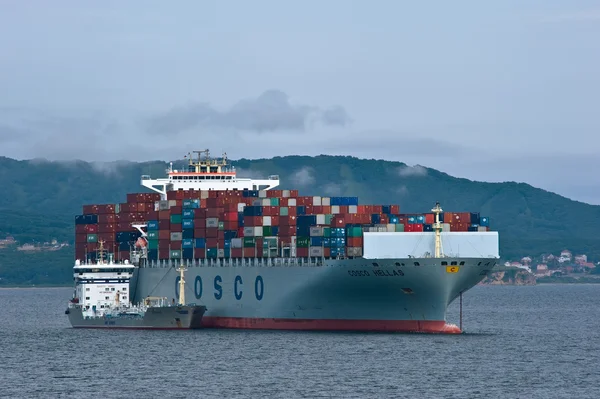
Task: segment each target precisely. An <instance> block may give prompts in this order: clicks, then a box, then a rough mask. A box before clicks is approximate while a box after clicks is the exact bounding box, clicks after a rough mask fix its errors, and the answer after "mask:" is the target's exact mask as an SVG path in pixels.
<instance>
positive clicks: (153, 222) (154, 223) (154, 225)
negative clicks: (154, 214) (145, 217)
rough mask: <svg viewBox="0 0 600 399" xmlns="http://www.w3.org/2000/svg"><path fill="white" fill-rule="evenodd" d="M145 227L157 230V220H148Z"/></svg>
mask: <svg viewBox="0 0 600 399" xmlns="http://www.w3.org/2000/svg"><path fill="white" fill-rule="evenodd" d="M147 229H148V230H158V220H149V221H148V227H147Z"/></svg>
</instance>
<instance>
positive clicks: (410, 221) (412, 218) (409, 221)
mask: <svg viewBox="0 0 600 399" xmlns="http://www.w3.org/2000/svg"><path fill="white" fill-rule="evenodd" d="M407 221H408V224H417V218H416V217H414V216H409V217H408V219H407Z"/></svg>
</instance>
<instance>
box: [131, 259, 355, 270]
mask: <svg viewBox="0 0 600 399" xmlns="http://www.w3.org/2000/svg"><path fill="white" fill-rule="evenodd" d="M342 259H353V257H337V258H323V257H308V258H279V257H272V258H216V259H215V258H206V259H183V260H180V259H159V260H149V261H147V262H146V263H145V264H143V265H142V267H145V268H171V267H179V266H180V265H183V266H185V267H224V266H231V267H238V266H239V267H241V266H250V267H252V266H263V267H264V266H273V267H285V266H308V267H311V266H312V267H318V266H323V265H324V263H325V261H327V260H342Z"/></svg>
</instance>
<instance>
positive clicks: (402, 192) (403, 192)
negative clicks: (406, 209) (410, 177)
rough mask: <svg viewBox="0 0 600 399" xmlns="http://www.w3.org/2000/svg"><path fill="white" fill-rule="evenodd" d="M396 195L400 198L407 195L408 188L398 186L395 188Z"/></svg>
mask: <svg viewBox="0 0 600 399" xmlns="http://www.w3.org/2000/svg"><path fill="white" fill-rule="evenodd" d="M396 193H397V194H399V195H400V196H405V195H408V188H407V187H406V186H400V187H398V188H396Z"/></svg>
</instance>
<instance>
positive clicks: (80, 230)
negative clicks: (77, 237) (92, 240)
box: [75, 224, 88, 234]
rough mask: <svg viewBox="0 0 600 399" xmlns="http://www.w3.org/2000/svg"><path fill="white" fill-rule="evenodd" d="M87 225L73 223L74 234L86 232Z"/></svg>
mask: <svg viewBox="0 0 600 399" xmlns="http://www.w3.org/2000/svg"><path fill="white" fill-rule="evenodd" d="M87 226H88V225H85V224H76V225H75V234H87Z"/></svg>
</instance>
